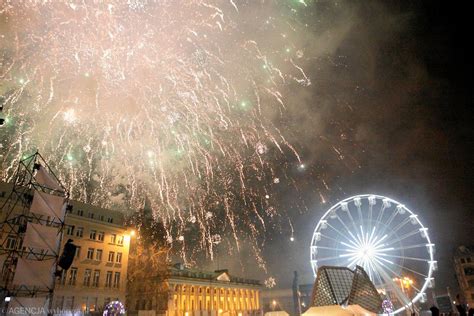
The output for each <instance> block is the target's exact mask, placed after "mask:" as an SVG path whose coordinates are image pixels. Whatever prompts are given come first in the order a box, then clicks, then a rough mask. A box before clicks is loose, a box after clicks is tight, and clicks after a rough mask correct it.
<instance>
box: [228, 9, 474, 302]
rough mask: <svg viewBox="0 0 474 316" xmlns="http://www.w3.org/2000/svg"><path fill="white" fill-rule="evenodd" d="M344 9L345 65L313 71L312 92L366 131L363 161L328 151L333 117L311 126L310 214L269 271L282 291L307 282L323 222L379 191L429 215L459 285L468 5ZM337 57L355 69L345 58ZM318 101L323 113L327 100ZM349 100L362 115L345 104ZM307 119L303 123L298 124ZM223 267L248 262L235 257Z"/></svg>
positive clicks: (359, 140) (353, 150)
mask: <svg viewBox="0 0 474 316" xmlns="http://www.w3.org/2000/svg"><path fill="white" fill-rule="evenodd" d="M324 3H325V2H324V1H322V2H320V4H321V5H322V6H324ZM343 5H345V9H347V10H348V11H350V14H349V16H350V20H351V22H352V23H351V24H350V27H349V29H348V30H347V33H345V34H344V37H343V39H342V40H341V42H340V43H339V45H338V47H337V48H336V49H335V50H334V51H333V52H332V55H331V57H332V58H334V59H335V60H336V62H334V63H333V65H332V66H330V65H327V64H325V68H323V71H324V72H325V74H327V75H326V76H324V80H322V81H318V80H317V78H318V71H319V72H320V71H321V68H318V69H314V70H313V71H314V73H313V74H311V75H312V77H313V78H316V80H315V85H314V87H313V91H312V96H309V97H310V98H311V97H313V98H314V99H315V100H321V99H324V100H326V105H323V107H324V113H325V115H326V117H325V118H323V120H324V119H326V118H327V120H328V121H330V120H331V117H333V116H334V112H335V111H339V110H340V111H341V112H339V113H338V114H337V115H340V114H341V113H342V112H344V113H345V114H343V115H347V116H346V117H345V118H344V119H343V120H342V121H339V122H338V124H341V125H343V126H344V128H345V129H346V133H348V134H349V135H348V138H351V139H355V143H356V145H354V143H352V144H351V146H352V147H350V148H349V149H348V153H349V154H351V155H353V156H355V157H357V160H358V161H359V162H360V168H353V166H348V167H347V168H341V164H340V162H339V161H331V159H330V158H328V157H325V156H324V154H322V153H321V150H320V149H321V148H322V147H323V148H324V144H321V142H320V141H319V135H322V134H324V135H331V134H335V132H334V130H333V129H331V126H330V124H329V126H327V130H324V131H312V130H311V129H310V128H311V127H309V129H302V128H301V127H300V130H298V133H299V135H300V136H301V137H302V139H304V141H303V143H304V148H305V153H306V157H308V156H310V157H311V159H312V160H311V161H308V165H309V167H308V169H307V170H306V171H305V172H303V173H301V174H300V175H296V177H297V178H298V180H297V181H299V182H300V183H304V185H303V186H302V188H301V187H300V190H301V191H302V195H303V196H304V200H305V204H306V205H307V207H308V210H302V209H299V211H300V212H301V213H302V214H298V215H295V213H298V212H293V213H292V214H293V217H292V218H293V220H294V223H293V225H294V229H295V238H296V241H295V242H291V241H290V240H289V236H290V232H289V230H288V229H286V230H285V229H283V231H282V233H281V234H275V235H272V236H270V237H269V241H268V243H267V244H266V248H265V253H266V255H267V259H268V269H269V274H270V275H273V276H274V277H275V278H276V280H277V287H288V286H290V285H291V279H292V271H293V270H297V271H298V272H299V273H300V275H301V282H302V283H305V282H308V283H310V282H313V278H312V271H311V267H310V263H309V244H310V241H311V235H312V231H313V229H314V227H315V225H316V223H317V221H318V220H319V218H320V217H321V216H322V214H323V213H324V212H325V211H326V210H327V209H328V208H329V207H330V206H331V205H333V204H335V203H336V202H337V201H339V200H341V199H344V198H346V197H349V196H352V195H355V194H362V193H376V194H381V195H386V196H389V197H392V198H394V199H396V200H399V201H403V203H405V205H407V206H408V207H409V208H410V209H412V210H413V211H414V212H415V213H417V214H418V215H419V216H420V218H421V220H422V221H423V222H424V223H425V225H427V226H428V227H429V229H430V230H429V232H430V235H431V238H432V240H434V243H435V244H436V251H437V252H436V257H437V260H438V264H439V269H438V271H437V272H436V273H435V279H436V288H437V291H438V292H440V293H442V292H445V287H446V286H450V287H452V288H454V289H456V288H457V283H456V281H455V277H454V270H453V266H452V256H453V253H454V250H455V248H456V247H457V246H458V245H462V244H472V242H473V238H472V232H473V231H474V220H473V217H472V215H473V209H474V204H473V200H472V196H471V195H472V194H471V192H472V178H473V176H474V174H473V167H472V161H473V160H472V153H471V148H472V146H473V142H472V139H473V138H472V136H473V133H472V125H471V118H472V116H471V115H469V113H470V108H471V106H472V100H473V95H472V83H473V81H472V57H471V54H470V51H469V50H468V48H467V45H468V44H467V42H466V41H467V39H468V38H469V37H468V36H467V35H466V30H467V29H469V26H468V24H469V22H468V21H469V18H468V16H467V14H468V13H467V12H468V11H467V8H464V9H463V8H462V7H459V6H448V5H446V3H442V2H441V1H383V2H377V1H356V2H351V4H350V5H349V4H348V3H343ZM330 27H334V28H335V26H334V25H331V26H330ZM338 60H339V61H340V62H341V63H344V65H345V67H340V66H339V65H337V61H338ZM341 68H342V69H341ZM328 78H330V80H328ZM333 93H336V94H333ZM312 106H313V108H314V110H315V111H320V110H321V104H317V103H314V104H313V105H312ZM345 106H350V107H351V108H352V109H353V111H348V112H346V111H344V110H341V108H344V107H345ZM308 111H311V108H310V109H308ZM299 126H301V125H300V124H299V122H298V121H296V123H295V128H296V129H298V127H299ZM303 126H305V127H308V126H310V125H308V124H303ZM338 130H339V129H338ZM343 137H344V135H343ZM314 148H318V150H314ZM327 150H330V149H329V148H328V149H327ZM323 152H324V151H323ZM296 173H297V172H295V174H296ZM321 174H326V175H327V180H326V181H327V182H328V185H329V187H330V188H331V190H330V193H329V195H328V197H327V203H326V204H322V203H321V200H320V199H319V196H318V194H317V190H316V189H315V187H314V186H313V180H314V178H315V177H318V176H319V175H321ZM299 193H301V192H298V193H296V192H292V191H291V192H283V196H284V197H283V202H285V201H286V202H287V203H288V205H290V204H291V203H290V202H289V201H292V199H293V198H295V197H296V196H298V194H299ZM270 239H271V240H270ZM243 257H244V258H243V259H242V260H243V261H244V262H245V261H246V259H245V256H243ZM226 261H227V260H226ZM219 264H220V266H224V265H227V266H230V267H231V269H232V267H234V269H237V270H238V269H239V267H238V266H235V265H234V264H233V263H231V262H226V263H223V262H220V263H219ZM242 266H243V268H244V270H245V273H247V274H250V275H253V276H255V277H259V271H257V270H256V269H254V267H253V266H252V265H246V264H242Z"/></svg>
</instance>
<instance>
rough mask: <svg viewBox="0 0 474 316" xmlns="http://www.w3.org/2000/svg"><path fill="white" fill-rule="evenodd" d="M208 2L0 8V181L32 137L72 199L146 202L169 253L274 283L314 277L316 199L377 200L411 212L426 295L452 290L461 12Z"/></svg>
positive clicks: (459, 232) (466, 101) (463, 201)
mask: <svg viewBox="0 0 474 316" xmlns="http://www.w3.org/2000/svg"><path fill="white" fill-rule="evenodd" d="M210 2H211V3H213V4H215V5H211V6H209V5H207V4H206V5H203V4H202V3H200V2H191V1H183V2H182V3H181V4H183V6H182V7H179V5H176V3H175V2H174V1H156V2H155V1H141V0H136V1H129V2H127V3H125V2H121V1H117V2H114V3H113V4H112V3H109V4H106V3H101V2H90V3H89V2H88V3H83V4H76V3H73V2H65V3H59V2H52V3H46V4H43V3H36V2H32V3H30V2H24V3H23V2H17V3H8V4H7V3H6V2H2V3H0V8H1V10H0V35H1V37H0V44H1V45H0V46H1V47H0V48H1V51H0V58H1V59H0V61H1V63H0V73H1V74H2V77H1V82H0V94H1V102H2V106H3V114H2V115H4V116H5V126H3V127H2V129H1V130H0V145H1V146H0V163H1V167H2V169H1V173H0V177H1V178H2V180H4V181H11V180H12V177H13V174H14V170H15V167H14V166H15V165H16V163H18V161H19V160H20V159H22V157H24V156H23V155H25V154H26V153H28V152H34V151H36V150H37V149H39V150H40V152H41V153H42V154H43V155H44V156H45V157H46V159H47V160H48V161H49V162H50V164H51V166H52V167H53V169H55V170H56V171H57V174H58V176H59V177H60V178H61V180H62V181H63V182H64V183H66V184H67V186H68V187H69V188H70V190H71V196H72V198H73V199H77V200H81V201H83V202H86V203H91V204H96V205H99V206H103V207H110V208H116V209H119V210H125V211H130V210H132V211H136V210H137V209H140V208H143V206H144V205H145V204H148V205H147V206H149V207H150V208H152V209H153V212H154V218H155V219H156V220H157V221H161V222H163V223H165V224H164V225H163V227H166V234H165V235H166V239H165V240H164V241H163V242H166V244H167V245H169V247H171V248H172V252H173V256H172V260H184V261H187V263H189V264H191V265H194V266H195V267H198V268H203V269H215V268H224V267H225V268H229V270H230V272H231V274H235V275H240V276H245V277H252V278H257V279H260V280H265V279H268V278H270V277H273V278H275V279H276V286H277V287H282V288H285V287H288V286H289V285H290V284H291V279H292V275H293V271H294V270H297V271H298V272H299V273H300V275H301V282H302V283H310V282H313V277H312V271H311V267H310V260H309V257H310V254H309V246H310V240H311V236H312V232H313V229H314V228H315V226H316V224H317V222H318V220H319V219H320V217H321V216H322V215H323V213H324V212H325V211H326V210H327V209H329V208H330V207H331V206H332V205H334V204H335V203H337V202H338V201H340V200H342V199H344V198H347V197H349V196H352V195H356V194H367V193H372V194H379V195H384V196H388V197H391V198H393V199H395V200H397V201H400V202H402V203H404V204H405V205H406V206H407V207H408V208H410V209H411V210H413V211H414V212H415V213H416V214H418V216H419V218H420V219H421V221H422V222H423V223H424V224H425V225H426V226H427V227H429V233H430V236H431V238H432V240H433V242H434V243H435V244H436V250H437V253H436V259H437V261H438V265H439V270H438V272H436V274H435V279H436V280H437V281H436V286H437V290H438V291H439V292H444V288H445V287H446V286H450V287H453V288H455V287H456V281H455V278H454V270H453V267H452V256H453V253H454V250H455V248H456V247H457V246H459V245H462V244H472V243H473V242H472V231H474V221H473V218H472V215H473V214H472V212H473V209H474V203H473V199H472V197H471V191H472V180H471V179H473V177H474V172H473V171H474V170H473V167H472V161H473V159H472V158H473V157H472V154H471V148H472V146H473V142H472V139H473V133H472V127H471V117H472V116H471V115H469V113H470V111H469V110H470V108H471V106H472V100H473V95H472V94H473V92H472V90H473V89H472V84H473V80H472V73H473V71H472V56H471V55H472V54H471V50H470V49H468V46H470V45H469V44H470V39H471V37H472V36H471V34H469V32H468V31H469V30H470V29H471V28H472V27H471V25H470V20H471V16H470V15H469V16H468V14H470V13H471V11H470V10H468V8H467V7H465V8H463V7H462V6H461V5H460V4H459V3H458V4H457V5H447V4H446V2H442V1H428V0H426V1H421V0H414V1H408V0H406V1H405V0H403V1H402V0H398V1H394V0H393V1H392V0H390V1H369V0H356V1H350V0H347V1H326V0H314V1H310V0H305V1H296V0H289V1H253V0H252V1H221V2H219V1H210ZM206 3H207V2H206ZM91 13H94V14H91ZM145 200H146V201H147V203H145ZM292 230H293V234H294V238H295V240H294V241H293V242H292V241H290V236H291V235H292ZM221 241H222V242H221ZM239 247H240V250H237V248H239ZM212 255H217V259H215V260H214V261H211V260H210V258H211V256H212Z"/></svg>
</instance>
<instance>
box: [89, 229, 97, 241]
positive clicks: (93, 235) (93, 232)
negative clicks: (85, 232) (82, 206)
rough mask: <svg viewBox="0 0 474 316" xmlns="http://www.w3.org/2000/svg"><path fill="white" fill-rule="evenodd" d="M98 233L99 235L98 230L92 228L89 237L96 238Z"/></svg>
mask: <svg viewBox="0 0 474 316" xmlns="http://www.w3.org/2000/svg"><path fill="white" fill-rule="evenodd" d="M96 235H97V231H96V230H91V232H90V234H89V239H92V240H95V237H96Z"/></svg>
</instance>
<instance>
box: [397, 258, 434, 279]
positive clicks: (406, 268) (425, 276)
mask: <svg viewBox="0 0 474 316" xmlns="http://www.w3.org/2000/svg"><path fill="white" fill-rule="evenodd" d="M392 264H394V265H396V266H397V267H399V268H402V269H403V270H407V271H410V272H412V273H415V274H418V275H419V276H422V277H423V278H427V277H428V276H427V275H425V274H423V273H421V272H418V271H415V270H413V269H410V268H408V267H404V266H402V265H400V264H398V263H396V262H392Z"/></svg>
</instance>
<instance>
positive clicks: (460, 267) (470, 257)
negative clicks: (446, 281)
mask: <svg viewBox="0 0 474 316" xmlns="http://www.w3.org/2000/svg"><path fill="white" fill-rule="evenodd" d="M454 270H455V271H456V278H457V280H458V284H459V289H460V290H461V293H460V294H461V297H462V298H461V299H462V300H465V303H467V304H469V306H470V307H473V306H474V246H459V247H458V248H457V249H456V252H455V254H454Z"/></svg>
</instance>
